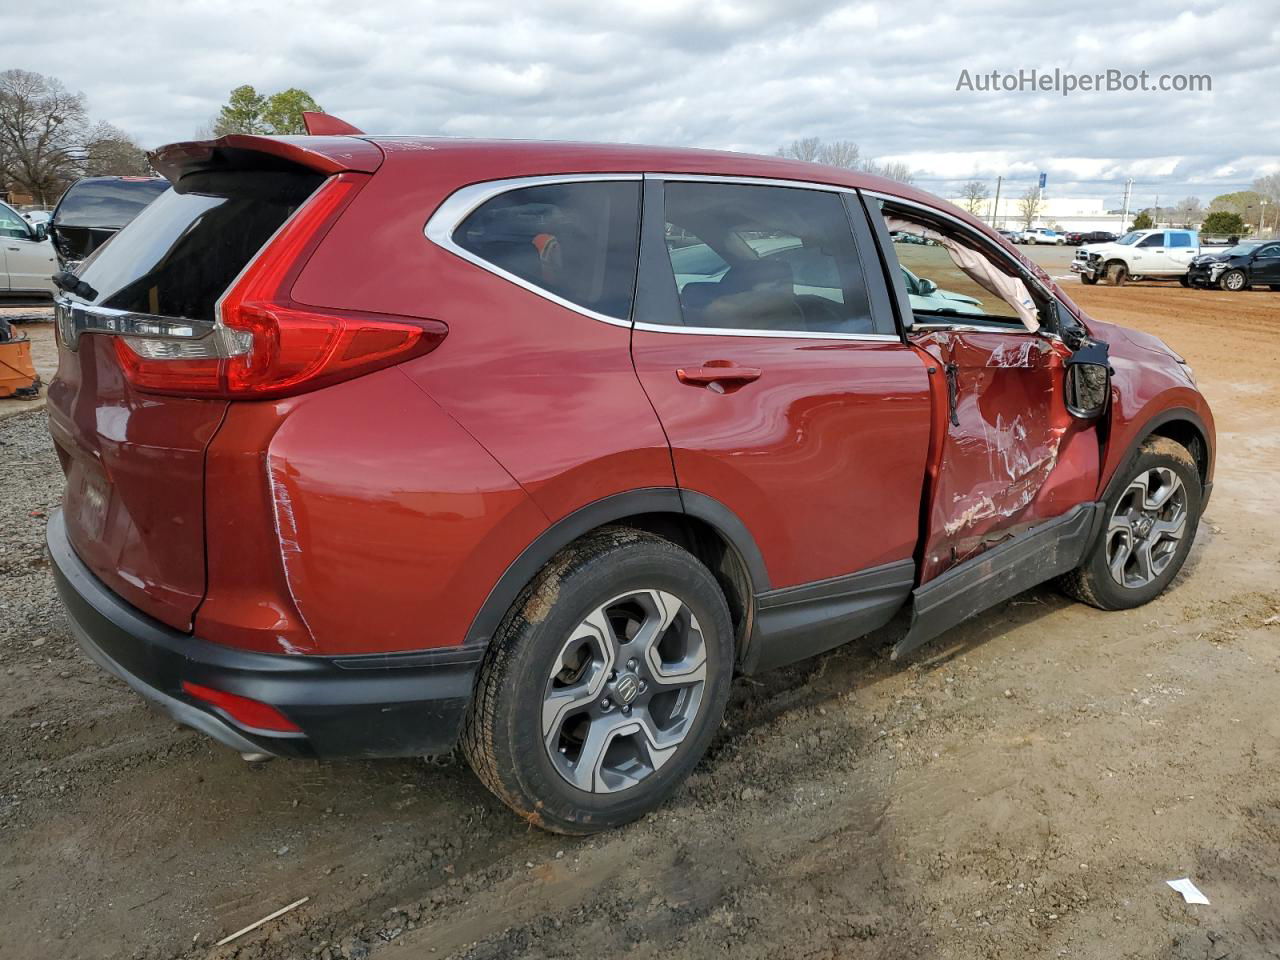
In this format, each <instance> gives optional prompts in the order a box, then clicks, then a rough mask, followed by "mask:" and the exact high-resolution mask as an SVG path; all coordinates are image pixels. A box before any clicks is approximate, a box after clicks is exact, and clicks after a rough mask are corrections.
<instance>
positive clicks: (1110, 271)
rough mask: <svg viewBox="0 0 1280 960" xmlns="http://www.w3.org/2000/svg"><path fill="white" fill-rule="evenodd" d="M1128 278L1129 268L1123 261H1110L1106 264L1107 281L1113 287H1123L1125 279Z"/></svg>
mask: <svg viewBox="0 0 1280 960" xmlns="http://www.w3.org/2000/svg"><path fill="white" fill-rule="evenodd" d="M1128 279H1129V268H1128V267H1126V266H1125V265H1124V264H1123V263H1112V264H1108V265H1107V282H1108V283H1110V284H1111V285H1112V286H1113V287H1123V286H1124V283H1125V281H1126V280H1128Z"/></svg>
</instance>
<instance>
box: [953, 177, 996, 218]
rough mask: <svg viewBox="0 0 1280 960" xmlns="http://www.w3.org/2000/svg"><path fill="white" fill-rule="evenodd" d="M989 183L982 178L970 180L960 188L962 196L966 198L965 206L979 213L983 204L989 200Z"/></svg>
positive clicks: (970, 210)
mask: <svg viewBox="0 0 1280 960" xmlns="http://www.w3.org/2000/svg"><path fill="white" fill-rule="evenodd" d="M988 196H990V194H988V193H987V185H986V184H985V183H983V182H982V181H981V180H970V181H969V182H968V183H966V184H965V185H964V186H963V187H961V188H960V197H961V199H963V200H964V208H965V209H966V210H968V211H969V212H970V213H972V214H974V215H975V216H976V215H977V213H978V211H979V210H981V209H982V205H983V204H984V203H986V202H987V197H988Z"/></svg>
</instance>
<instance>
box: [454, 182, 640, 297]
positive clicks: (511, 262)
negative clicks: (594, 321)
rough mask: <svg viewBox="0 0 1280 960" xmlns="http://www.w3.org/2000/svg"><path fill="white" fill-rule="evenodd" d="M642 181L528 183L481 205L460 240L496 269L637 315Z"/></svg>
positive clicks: (456, 236) (461, 229)
mask: <svg viewBox="0 0 1280 960" xmlns="http://www.w3.org/2000/svg"><path fill="white" fill-rule="evenodd" d="M639 227H640V184H639V183H638V182H632V181H599V182H598V181H590V182H582V183H553V184H540V185H538V186H531V187H521V188H518V189H515V190H510V191H508V192H506V193H503V194H500V195H499V196H496V197H494V198H492V199H491V200H488V201H486V202H485V203H483V204H481V205H480V206H479V207H478V208H476V210H474V211H473V212H472V213H470V214H469V215H468V216H467V218H466V219H465V220H463V221H462V223H460V224H459V225H458V226H457V227H456V228H455V229H454V231H453V235H452V236H453V242H454V243H456V244H457V245H458V246H459V247H461V248H462V249H463V250H466V251H467V252H468V253H470V254H472V255H473V256H474V257H476V258H478V259H479V260H481V261H483V263H484V264H485V265H487V266H490V267H496V268H497V269H498V270H500V271H502V272H504V273H507V274H510V275H511V276H513V277H515V278H517V279H518V280H521V281H523V282H524V283H526V284H529V285H531V286H533V287H536V288H537V289H539V290H542V291H546V292H547V293H551V294H554V295H555V296H556V297H559V298H561V299H563V300H567V301H568V302H570V303H572V304H576V305H578V306H580V307H585V308H586V309H588V310H591V311H592V312H594V313H599V314H602V315H604V316H607V317H614V318H616V319H627V318H628V317H630V315H631V298H632V294H633V293H634V291H635V282H636V263H637V259H638V256H639Z"/></svg>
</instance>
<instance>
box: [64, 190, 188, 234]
mask: <svg viewBox="0 0 1280 960" xmlns="http://www.w3.org/2000/svg"><path fill="white" fill-rule="evenodd" d="M167 189H169V181H167V180H84V181H81V182H80V183H77V184H73V185H72V187H71V189H70V190H68V191H67V193H66V195H65V196H64V197H63V198H62V202H61V203H59V204H58V216H57V222H58V225H59V226H64V225H65V226H68V227H105V228H110V229H114V230H119V229H120V228H121V227H123V226H124V225H125V224H127V223H128V222H129V221H130V220H132V219H133V218H134V217H136V216H137V215H138V214H139V213H141V212H142V210H143V209H144V208H145V207H146V205H147V204H149V203H150V202H151V201H152V200H154V199H155V198H156V197H158V196H160V194H162V193H164V192H165V191H166V190H167Z"/></svg>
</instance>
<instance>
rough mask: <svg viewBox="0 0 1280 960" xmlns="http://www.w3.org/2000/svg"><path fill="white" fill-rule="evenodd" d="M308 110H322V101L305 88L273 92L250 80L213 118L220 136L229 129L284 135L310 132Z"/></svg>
mask: <svg viewBox="0 0 1280 960" xmlns="http://www.w3.org/2000/svg"><path fill="white" fill-rule="evenodd" d="M304 110H312V111H316V112H320V111H321V110H322V108H321V106H320V104H318V103H316V101H315V98H313V97H312V96H311V94H309V93H307V91H305V90H299V89H298V88H297V87H290V88H289V89H288V90H281V91H280V92H279V93H273V94H271V95H270V96H267V95H265V94H261V93H258V91H257V90H255V89H254V88H253V86H252V85H250V84H247V83H246V84H244V85H242V86H239V87H236V88H235V89H234V90H232V91H231V95H230V96H229V97H228V98H227V102H226V103H225V104H223V106H222V109H221V110H219V111H218V116H217V117H216V118H215V119H214V121H213V134H214V136H217V137H222V136H226V135H227V134H229V133H266V134H275V135H277V136H284V135H288V134H300V133H306V132H307V128H306V124H305V123H303V120H302V113H303V111H304Z"/></svg>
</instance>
